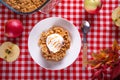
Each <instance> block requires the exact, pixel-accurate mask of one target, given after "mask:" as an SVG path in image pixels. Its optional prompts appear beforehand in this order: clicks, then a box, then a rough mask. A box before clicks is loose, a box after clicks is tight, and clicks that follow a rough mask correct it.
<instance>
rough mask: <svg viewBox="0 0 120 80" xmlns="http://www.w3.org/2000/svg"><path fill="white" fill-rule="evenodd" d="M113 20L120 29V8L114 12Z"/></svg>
mask: <svg viewBox="0 0 120 80" xmlns="http://www.w3.org/2000/svg"><path fill="white" fill-rule="evenodd" d="M112 20H113V22H114V24H115V25H116V26H118V27H120V6H119V7H117V8H115V9H114V10H113V12H112Z"/></svg>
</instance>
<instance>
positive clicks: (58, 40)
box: [38, 26, 71, 61]
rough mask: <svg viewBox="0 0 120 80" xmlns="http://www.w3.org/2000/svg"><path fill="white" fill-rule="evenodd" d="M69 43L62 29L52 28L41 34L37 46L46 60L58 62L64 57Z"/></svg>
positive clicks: (66, 33) (67, 36) (66, 34)
mask: <svg viewBox="0 0 120 80" xmlns="http://www.w3.org/2000/svg"><path fill="white" fill-rule="evenodd" d="M70 42H71V39H70V35H69V33H68V31H67V30H66V29H64V28H62V27H58V26H54V27H51V28H50V29H48V30H47V31H44V32H42V34H41V35H40V39H39V42H38V45H39V46H40V47H41V51H42V56H43V57H44V58H45V59H46V60H53V61H59V60H61V59H63V58H64V56H65V55H66V51H67V50H68V49H69V48H70Z"/></svg>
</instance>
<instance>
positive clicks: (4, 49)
mask: <svg viewBox="0 0 120 80" xmlns="http://www.w3.org/2000/svg"><path fill="white" fill-rule="evenodd" d="M19 54H20V49H19V47H18V45H16V44H14V43H12V42H4V43H2V45H1V46H0V58H2V59H3V60H5V61H7V62H13V61H15V60H16V59H17V58H18V57H19Z"/></svg>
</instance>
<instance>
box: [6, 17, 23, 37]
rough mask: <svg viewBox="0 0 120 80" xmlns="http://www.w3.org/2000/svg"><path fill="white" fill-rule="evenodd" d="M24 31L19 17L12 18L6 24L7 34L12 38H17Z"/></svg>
mask: <svg viewBox="0 0 120 80" xmlns="http://www.w3.org/2000/svg"><path fill="white" fill-rule="evenodd" d="M22 32H23V24H22V22H21V21H20V20H18V19H10V20H8V21H7V22H6V24H5V35H6V36H7V37H10V38H16V37H18V36H20V35H21V34H22Z"/></svg>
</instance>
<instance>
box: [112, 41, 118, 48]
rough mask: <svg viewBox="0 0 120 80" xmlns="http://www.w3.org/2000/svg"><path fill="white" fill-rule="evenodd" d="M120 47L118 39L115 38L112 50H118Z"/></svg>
mask: <svg viewBox="0 0 120 80" xmlns="http://www.w3.org/2000/svg"><path fill="white" fill-rule="evenodd" d="M118 48H119V46H118V43H117V41H116V40H114V42H113V44H112V50H116V49H118Z"/></svg>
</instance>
